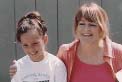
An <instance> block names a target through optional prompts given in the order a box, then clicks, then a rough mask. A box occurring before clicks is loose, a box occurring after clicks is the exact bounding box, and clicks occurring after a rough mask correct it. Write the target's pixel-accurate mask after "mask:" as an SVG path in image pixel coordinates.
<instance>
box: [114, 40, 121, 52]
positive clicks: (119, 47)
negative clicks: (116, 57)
mask: <svg viewBox="0 0 122 82" xmlns="http://www.w3.org/2000/svg"><path fill="white" fill-rule="evenodd" d="M112 48H113V49H114V50H115V51H119V52H121V53H122V44H119V43H116V42H112Z"/></svg>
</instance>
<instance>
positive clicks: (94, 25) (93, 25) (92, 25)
mask: <svg viewBox="0 0 122 82" xmlns="http://www.w3.org/2000/svg"><path fill="white" fill-rule="evenodd" d="M89 26H91V27H96V26H97V25H96V24H89Z"/></svg>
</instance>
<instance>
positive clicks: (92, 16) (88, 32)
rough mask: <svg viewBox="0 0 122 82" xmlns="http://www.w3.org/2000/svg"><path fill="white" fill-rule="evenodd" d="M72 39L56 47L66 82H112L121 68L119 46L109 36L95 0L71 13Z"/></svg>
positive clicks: (106, 22) (121, 60) (121, 54)
mask: <svg viewBox="0 0 122 82" xmlns="http://www.w3.org/2000/svg"><path fill="white" fill-rule="evenodd" d="M74 34H75V40H74V41H73V42H72V43H69V44H63V45H62V46H61V47H60V48H59V52H58V57H59V58H60V59H61V60H62V61H63V62H64V63H65V65H66V68H67V71H68V82H81V81H82V82H115V81H116V76H115V73H117V72H118V71H119V70H122V45H120V44H117V43H115V42H112V41H111V40H110V39H109V20H108V16H107V14H106V12H105V10H104V9H102V8H101V7H100V6H98V5H97V4H95V3H86V4H83V5H82V6H81V7H80V8H79V10H78V11H77V13H76V15H75V21H74Z"/></svg>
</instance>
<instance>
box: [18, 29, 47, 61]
mask: <svg viewBox="0 0 122 82" xmlns="http://www.w3.org/2000/svg"><path fill="white" fill-rule="evenodd" d="M20 39H21V45H22V48H23V50H24V52H25V53H26V54H27V55H29V57H30V58H31V60H32V61H40V60H41V59H42V57H43V56H44V51H45V45H46V44H47V41H48V39H47V36H41V35H39V32H38V31H37V30H36V29H35V30H29V31H28V32H26V33H24V34H22V35H21V37H20Z"/></svg>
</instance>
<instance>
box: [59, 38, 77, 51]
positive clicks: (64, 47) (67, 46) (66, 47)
mask: <svg viewBox="0 0 122 82" xmlns="http://www.w3.org/2000/svg"><path fill="white" fill-rule="evenodd" d="M78 42H79V40H74V41H72V42H70V43H67V44H62V45H61V46H60V47H59V51H67V50H70V49H71V48H74V47H75V46H76V44H77V43H78Z"/></svg>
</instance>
